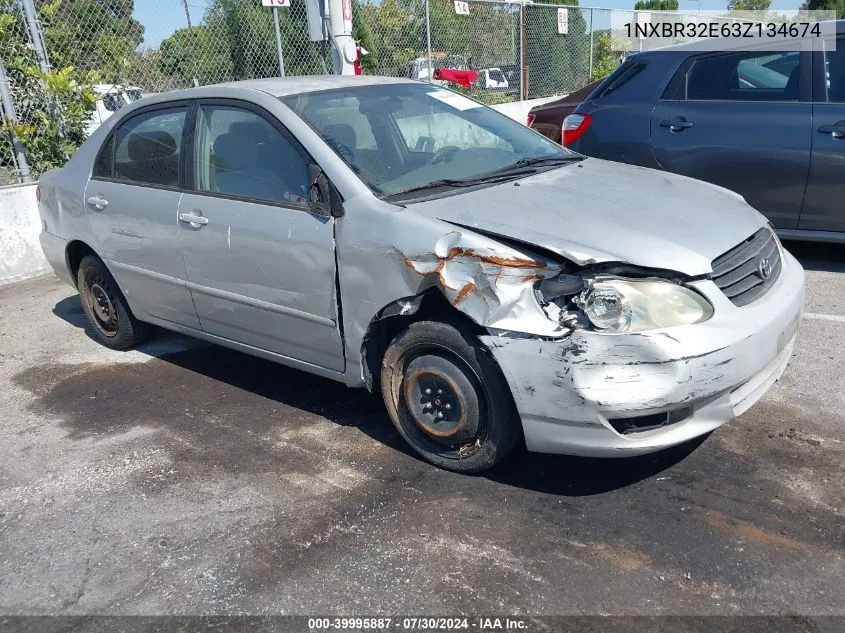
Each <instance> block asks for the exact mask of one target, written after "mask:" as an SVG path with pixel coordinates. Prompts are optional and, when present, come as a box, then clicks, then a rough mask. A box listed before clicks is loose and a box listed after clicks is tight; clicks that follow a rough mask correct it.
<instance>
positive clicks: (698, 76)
mask: <svg viewBox="0 0 845 633" xmlns="http://www.w3.org/2000/svg"><path fill="white" fill-rule="evenodd" d="M800 70H801V64H800V53H798V52H797V51H786V52H777V51H775V52H770V51H742V52H738V53H723V54H721V55H710V56H697V57H693V58H691V59H689V60H687V61H686V62H684V64H682V65H681V67H680V68H679V69H678V72H677V73H676V74H675V77H673V78H672V81H671V82H669V86H668V87H667V89H666V91H665V92H664V94H663V98H664V99H671V100H681V101H684V100H687V101H690V100H692V101H797V100H798V82H799V78H800V77H799V73H800Z"/></svg>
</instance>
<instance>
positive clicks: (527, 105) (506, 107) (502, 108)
mask: <svg viewBox="0 0 845 633" xmlns="http://www.w3.org/2000/svg"><path fill="white" fill-rule="evenodd" d="M565 96H566V95H558V96H556V97H543V98H542V99H529V100H528V101H514V102H512V103H500V104H499V105H494V106H492V107H493V109H494V110H498V111H499V112H501V113H502V114H504V115H507V116H509V117H510V118H512V119H513V120H514V121H519V122H520V123H522V124H523V125H524V124H525V119H526V117H527V116H528V111H529V110H530V109H531V108H533V107H534V106H536V105H540V104H542V103H548V102H549V101H554V100H555V99H560V98H561V97H565Z"/></svg>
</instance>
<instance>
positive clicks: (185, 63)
mask: <svg viewBox="0 0 845 633" xmlns="http://www.w3.org/2000/svg"><path fill="white" fill-rule="evenodd" d="M215 35H216V34H215V32H214V31H212V30H211V29H210V28H209V27H207V26H202V25H200V26H195V27H193V28H192V29H191V30H188V29H186V28H185V29H179V30H178V31H176V32H175V33H174V34H173V35H171V36H170V37H168V38H166V39H165V40H163V41H162V43H161V46H159V49H158V56H157V58H156V67H157V68H158V69H159V70H160V71H161V72H162V73H164V74H165V75H167V76H169V77H172V78H173V79H174V80H175V81H176V82H177V85H180V86H190V85H193V79H194V77H196V79H197V81H198V82H199V83H200V84H209V83H214V82H217V81H222V80H225V79H228V78H230V77H232V76H233V72H234V64H233V62H232V56H231V51H230V49H229V41H228V39H225V38H219V37H215Z"/></svg>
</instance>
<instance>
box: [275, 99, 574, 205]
mask: <svg viewBox="0 0 845 633" xmlns="http://www.w3.org/2000/svg"><path fill="white" fill-rule="evenodd" d="M282 101H283V102H284V103H285V104H286V105H288V106H289V107H290V108H291V109H293V110H294V111H295V112H296V113H297V114H298V115H299V116H300V117H302V118H303V119H304V120H305V121H306V122H307V123H308V124H309V125H310V126H311V127H312V128H313V129H314V130H315V131H316V132H317V133H318V134H319V135H320V136H321V137H322V138H323V140H325V141H326V143H328V145H329V146H331V148H332V149H333V150H334V151H335V152H336V153H337V154H338V155H339V156H340V157H341V158H342V159H343V160H344V161H345V162H346V163H347V164H348V165H349V166H350V167H351V168H352V170H353V171H354V172H355V173H356V174H358V176H359V177H360V178H361V180H363V181H364V183H365V184H366V185H367V186H368V187H369V188H370V189H372V190H373V191H374V192H375V193H376V194H377V195H379V196H381V197H387V196H393V195H396V194H401V193H402V192H404V191H409V190H412V189H414V190H416V189H419V188H420V187H422V186H424V185H426V184H427V183H433V182H435V181H442V180H445V179H449V180H450V181H455V180H459V179H463V180H469V179H473V178H477V177H479V176H482V175H486V174H491V173H495V172H497V171H504V170H507V169H512V168H513V167H514V166H515V165H516V164H517V163H520V161H523V163H522V164H524V161H530V160H532V159H546V158H548V159H550V162H552V163H553V162H554V161H553V160H551V159H555V158H561V159H566V158H567V157H576V156H578V155H577V154H575V153H574V152H571V151H569V150H566V149H563V148H561V147H560V146H559V145H556V144H555V143H552V142H551V141H549V140H548V139H546V138H545V137H543V136H541V135H539V134H537V133H536V132H534V131H532V130H530V129H528V128H526V127H525V126H523V125H522V124H520V123H517V122H516V121H513V120H512V119H509V118H508V117H506V116H504V115H503V114H500V113H499V112H496V111H495V110H493V109H491V108H488V107H486V106H483V105H481V104H479V103H476V102H475V101H473V100H471V99H468V98H467V97H464V96H463V95H461V94H458V93H456V92H452V91H450V90H445V89H443V88H439V87H438V86H432V85H429V84H418V83H407V84H392V85H374V86H362V87H357V88H348V89H339V90H327V91H324V92H312V93H305V94H299V95H291V96H289V97H284V98H282ZM540 168H541V167H539V166H538V167H536V168H535V169H534V171H536V170H538V169H540ZM542 168H548V167H542ZM522 175H526V174H522Z"/></svg>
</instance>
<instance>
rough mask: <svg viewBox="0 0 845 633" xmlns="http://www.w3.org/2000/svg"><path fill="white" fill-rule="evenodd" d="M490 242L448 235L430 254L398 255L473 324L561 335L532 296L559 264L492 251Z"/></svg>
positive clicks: (501, 248)
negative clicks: (539, 283) (538, 282)
mask: <svg viewBox="0 0 845 633" xmlns="http://www.w3.org/2000/svg"><path fill="white" fill-rule="evenodd" d="M492 244H493V243H492V242H490V241H489V240H486V239H484V238H479V237H478V236H475V235H472V234H467V235H465V234H463V233H461V232H460V231H452V232H450V233H447V234H446V235H444V236H442V237H441V238H440V239H439V240H437V243H436V244H435V247H434V249H433V251H431V252H427V253H422V254H419V255H409V254H406V253H402V257H403V259H404V261H405V265H406V266H407V268H408V269H409V270H411V271H413V272H414V273H415V274H417V275H422V276H423V277H426V278H430V279H431V280H432V281H433V282H434V285H436V286H437V287H438V288H439V289H440V290H441V291H442V292H443V294H444V295H445V297H446V299H448V301H449V303H451V304H452V305H453V306H454V307H455V308H457V309H458V310H460V311H461V312H464V313H465V314H466V315H468V316H469V317H470V318H471V319H472V320H473V321H475V322H476V323H478V324H479V325H483V326H486V327H490V328H494V329H498V330H512V331H515V332H521V333H525V334H533V335H537V336H543V337H559V336H562V335H563V334H565V333H567V332H568V331H569V330H568V328H566V327H564V326H562V325H561V324H560V321H559V319H558V318H557V316H558V315H557V313H555V314H551V315H550V314H548V313H547V312H546V311H545V310H544V309H543V307H542V306H541V305H540V304H539V302H538V301H537V298H536V296H535V294H534V284H535V283H536V282H537V281H542V280H544V279H549V278H551V277H554V276H555V275H557V274H558V273H560V271H561V268H562V267H561V265H560V264H558V263H557V262H555V261H553V260H550V259H546V258H544V257H538V256H529V255H528V254H526V253H524V252H521V251H518V250H516V249H514V248H511V247H509V246H505V245H497V246H496V247H495V250H494V249H493V247H492Z"/></svg>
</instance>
